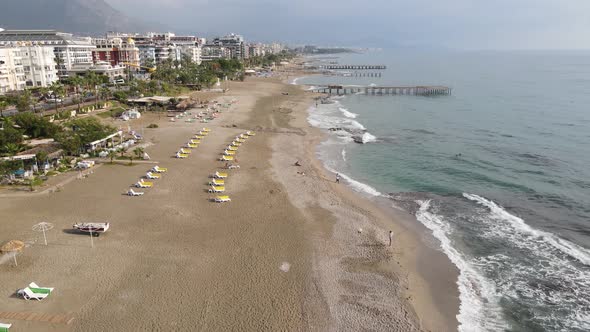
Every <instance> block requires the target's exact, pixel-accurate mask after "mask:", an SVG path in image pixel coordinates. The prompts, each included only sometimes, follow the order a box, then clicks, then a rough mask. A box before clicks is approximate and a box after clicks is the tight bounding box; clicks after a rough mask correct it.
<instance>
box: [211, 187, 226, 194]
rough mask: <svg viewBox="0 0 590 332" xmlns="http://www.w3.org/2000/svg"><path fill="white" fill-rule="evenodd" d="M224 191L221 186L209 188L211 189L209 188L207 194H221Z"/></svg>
mask: <svg viewBox="0 0 590 332" xmlns="http://www.w3.org/2000/svg"><path fill="white" fill-rule="evenodd" d="M224 191H225V187H222V186H211V188H209V192H210V193H216V194H218V193H222V192H224Z"/></svg>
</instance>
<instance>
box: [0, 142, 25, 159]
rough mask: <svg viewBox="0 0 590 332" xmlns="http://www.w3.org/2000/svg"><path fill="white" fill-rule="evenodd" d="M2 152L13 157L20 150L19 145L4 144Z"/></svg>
mask: <svg viewBox="0 0 590 332" xmlns="http://www.w3.org/2000/svg"><path fill="white" fill-rule="evenodd" d="M4 150H5V151H6V153H7V154H8V155H9V156H14V155H16V154H17V153H19V152H20V150H21V145H20V144H16V143H6V145H4Z"/></svg>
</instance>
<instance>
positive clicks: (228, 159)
mask: <svg viewBox="0 0 590 332" xmlns="http://www.w3.org/2000/svg"><path fill="white" fill-rule="evenodd" d="M219 160H220V161H234V157H233V156H221V158H219Z"/></svg>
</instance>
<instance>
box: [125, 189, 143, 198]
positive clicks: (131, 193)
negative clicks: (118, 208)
mask: <svg viewBox="0 0 590 332" xmlns="http://www.w3.org/2000/svg"><path fill="white" fill-rule="evenodd" d="M143 194H144V193H143V192H141V191H133V189H132V188H129V191H127V195H129V196H142V195H143Z"/></svg>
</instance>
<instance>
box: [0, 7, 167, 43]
mask: <svg viewBox="0 0 590 332" xmlns="http://www.w3.org/2000/svg"><path fill="white" fill-rule="evenodd" d="M0 28H4V29H55V30H59V31H63V32H73V33H79V34H86V35H98V34H102V33H105V32H107V31H121V32H145V31H151V30H158V29H160V28H161V27H160V26H158V25H157V24H149V23H146V22H142V21H139V20H136V19H132V18H130V17H128V16H127V15H125V14H123V13H121V12H119V11H118V10H116V9H114V8H113V7H111V6H110V5H109V4H107V3H106V2H105V1H104V0H1V1H0Z"/></svg>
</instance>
